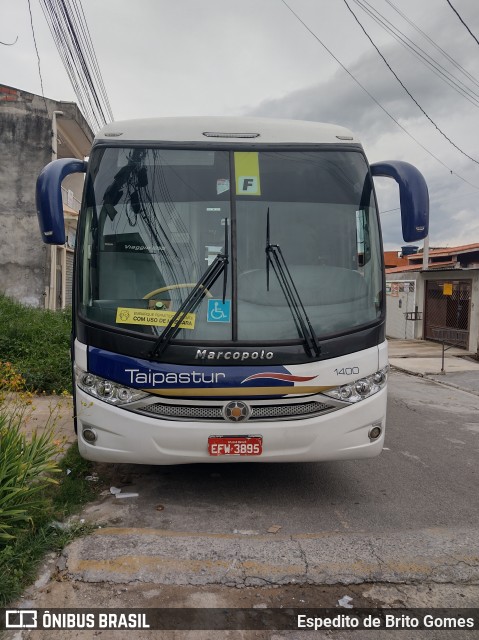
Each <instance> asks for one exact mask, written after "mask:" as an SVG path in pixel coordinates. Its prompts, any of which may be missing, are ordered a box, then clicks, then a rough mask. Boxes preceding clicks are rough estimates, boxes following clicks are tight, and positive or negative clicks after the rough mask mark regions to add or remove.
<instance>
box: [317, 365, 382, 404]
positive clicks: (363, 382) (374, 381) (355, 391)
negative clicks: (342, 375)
mask: <svg viewBox="0 0 479 640" xmlns="http://www.w3.org/2000/svg"><path fill="white" fill-rule="evenodd" d="M388 369H389V367H384V368H383V369H379V371H376V373H373V374H372V375H371V376H367V377H366V378H360V379H359V380H355V382H351V383H350V384H343V385H342V386H340V387H335V388H334V389H329V391H323V394H324V395H325V396H329V397H330V398H335V399H336V400H343V401H344V402H360V400H364V399H365V398H370V397H371V396H373V395H374V394H375V393H377V392H378V391H380V390H381V389H383V388H384V387H385V386H386V382H387V379H388Z"/></svg>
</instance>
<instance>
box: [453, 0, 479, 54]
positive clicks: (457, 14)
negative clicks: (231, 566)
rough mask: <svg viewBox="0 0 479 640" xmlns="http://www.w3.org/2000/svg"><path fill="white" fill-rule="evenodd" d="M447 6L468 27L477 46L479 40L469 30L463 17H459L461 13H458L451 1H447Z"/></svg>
mask: <svg viewBox="0 0 479 640" xmlns="http://www.w3.org/2000/svg"><path fill="white" fill-rule="evenodd" d="M446 2H447V4H448V5H449V6H450V7H451V9H452V10H453V11H454V13H455V14H456V16H457V17H458V18H459V20H460V21H461V22H462V24H463V25H464V26H465V27H466V29H467V30H468V31H469V33H470V34H471V36H472V37H473V38H474V40H475V41H476V42H477V44H479V40H478V39H477V38H476V36H475V35H474V34H473V33H472V31H471V30H470V29H469V27H468V26H467V24H466V23H465V22H464V20H463V19H462V18H461V16H460V15H459V13H458V12H457V10H456V9H455V8H454V7H453V5H452V3H451V2H450V1H449V0H446Z"/></svg>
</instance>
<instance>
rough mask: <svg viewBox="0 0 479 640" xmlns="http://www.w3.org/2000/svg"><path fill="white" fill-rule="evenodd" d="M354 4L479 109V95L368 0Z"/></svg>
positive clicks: (358, 0)
mask: <svg viewBox="0 0 479 640" xmlns="http://www.w3.org/2000/svg"><path fill="white" fill-rule="evenodd" d="M353 2H354V3H355V4H356V5H357V6H358V7H360V8H361V9H362V10H363V11H364V12H365V13H367V14H368V15H369V17H370V18H372V19H373V20H374V21H375V22H376V24H378V25H379V26H380V27H382V28H383V29H384V30H385V31H387V32H388V33H389V34H390V35H392V37H393V38H394V39H395V40H396V41H397V42H399V44H400V45H401V46H402V47H404V48H405V49H408V50H409V51H410V52H411V53H412V54H413V55H414V56H415V57H416V58H417V59H418V60H419V61H420V62H421V63H422V64H423V65H424V66H425V67H426V68H429V70H430V71H432V72H433V73H434V75H436V76H437V77H438V78H439V79H440V80H442V81H443V82H445V83H446V84H447V85H448V86H450V87H451V89H453V90H454V91H456V93H458V94H459V95H462V97H463V98H465V99H466V100H467V101H468V102H470V103H471V104H473V105H474V106H475V107H478V108H479V100H478V99H479V93H476V92H475V91H473V90H472V89H470V88H469V87H467V86H466V85H465V84H464V82H463V81H462V80H460V79H459V78H458V77H457V76H455V75H453V74H452V73H451V72H450V71H448V70H447V69H446V68H445V67H444V66H443V65H441V64H440V63H439V62H438V61H437V60H435V59H434V58H433V57H432V56H430V55H429V54H428V53H427V52H426V51H424V49H422V48H421V47H420V46H419V45H418V44H416V43H415V42H413V41H412V40H411V39H410V38H408V36H406V35H405V34H404V33H403V32H402V31H401V30H400V29H398V28H397V27H396V26H394V25H393V24H392V23H391V22H390V21H389V20H388V19H387V18H385V17H384V16H383V15H382V14H381V13H379V11H377V10H376V9H375V8H374V7H373V6H372V5H371V4H370V3H369V2H367V0H353Z"/></svg>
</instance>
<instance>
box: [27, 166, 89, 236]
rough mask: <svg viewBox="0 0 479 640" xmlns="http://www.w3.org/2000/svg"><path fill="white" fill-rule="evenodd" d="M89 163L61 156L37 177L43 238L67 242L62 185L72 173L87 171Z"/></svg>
mask: <svg viewBox="0 0 479 640" xmlns="http://www.w3.org/2000/svg"><path fill="white" fill-rule="evenodd" d="M86 169H87V163H86V162H84V161H83V160H78V159H77V158H61V159H60V160H54V161H53V162H50V163H49V164H47V166H46V167H44V168H43V169H42V171H41V173H40V175H39V176H38V178H37V187H36V194H35V196H36V205H37V215H38V223H39V225H40V231H41V233H42V240H43V242H45V243H46V244H65V220H64V216H63V201H62V190H61V185H62V181H63V179H64V178H65V177H66V176H68V175H70V174H71V173H85V172H86Z"/></svg>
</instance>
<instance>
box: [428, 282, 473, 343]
mask: <svg viewBox="0 0 479 640" xmlns="http://www.w3.org/2000/svg"><path fill="white" fill-rule="evenodd" d="M471 291H472V281H471V280H428V281H426V304H425V314H424V315H425V322H424V337H425V338H426V340H436V341H439V342H445V343H446V344H450V345H455V346H457V347H462V348H464V349H468V348H469V327H470V317H471Z"/></svg>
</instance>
